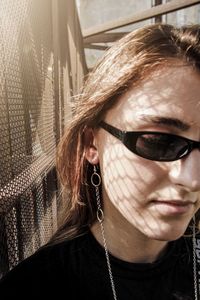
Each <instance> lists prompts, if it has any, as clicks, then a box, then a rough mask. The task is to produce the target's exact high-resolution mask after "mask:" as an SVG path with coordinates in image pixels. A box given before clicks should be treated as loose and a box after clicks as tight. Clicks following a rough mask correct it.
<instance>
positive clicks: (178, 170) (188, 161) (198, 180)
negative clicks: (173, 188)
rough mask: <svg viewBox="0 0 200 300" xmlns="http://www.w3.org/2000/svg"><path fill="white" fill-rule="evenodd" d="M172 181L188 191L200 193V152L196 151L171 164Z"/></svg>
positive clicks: (170, 175)
mask: <svg viewBox="0 0 200 300" xmlns="http://www.w3.org/2000/svg"><path fill="white" fill-rule="evenodd" d="M169 168H170V170H169V178H170V181H171V182H173V183H174V184H176V185H180V186H182V187H184V188H185V189H186V190H188V191H192V192H197V191H200V151H199V149H194V150H193V151H192V152H190V154H189V155H187V156H185V157H184V158H182V159H179V160H177V161H174V162H171V165H170V166H169Z"/></svg>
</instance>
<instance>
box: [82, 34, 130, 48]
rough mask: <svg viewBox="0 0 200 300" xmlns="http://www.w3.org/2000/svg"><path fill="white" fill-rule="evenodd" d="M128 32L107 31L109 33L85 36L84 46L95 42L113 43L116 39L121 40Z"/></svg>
mask: <svg viewBox="0 0 200 300" xmlns="http://www.w3.org/2000/svg"><path fill="white" fill-rule="evenodd" d="M127 33H128V31H127V32H107V33H100V34H97V35H93V36H90V37H86V38H84V46H85V45H86V44H95V43H112V42H115V41H116V40H119V39H120V38H121V37H123V36H124V35H125V34H127Z"/></svg>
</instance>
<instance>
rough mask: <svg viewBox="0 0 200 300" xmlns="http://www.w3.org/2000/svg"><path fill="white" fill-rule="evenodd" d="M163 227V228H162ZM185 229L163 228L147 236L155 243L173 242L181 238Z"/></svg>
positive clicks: (181, 227) (185, 227) (178, 227)
mask: <svg viewBox="0 0 200 300" xmlns="http://www.w3.org/2000/svg"><path fill="white" fill-rule="evenodd" d="M163 227H164V226H163ZM186 229H187V226H184V227H183V226H176V227H173V228H172V227H168V226H167V227H165V228H158V229H157V230H155V231H154V233H152V232H151V233H150V234H148V237H149V238H151V239H154V240H157V241H166V242H170V241H175V240H178V239H179V238H180V237H182V236H183V235H184V233H185V231H186Z"/></svg>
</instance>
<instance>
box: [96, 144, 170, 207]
mask: <svg viewBox="0 0 200 300" xmlns="http://www.w3.org/2000/svg"><path fill="white" fill-rule="evenodd" d="M101 172H102V175H103V181H104V187H105V190H106V192H107V194H108V196H109V198H110V200H111V201H112V202H115V204H118V205H119V204H120V203H121V201H126V200H128V201H130V200H131V199H136V200H137V201H138V200H144V199H146V197H147V196H148V195H149V194H150V193H152V191H153V190H155V189H156V186H157V185H158V184H160V181H161V179H162V177H163V176H164V173H165V172H164V170H163V169H161V167H159V165H158V164H157V163H156V162H153V161H150V160H145V159H143V158H141V157H139V156H136V155H134V154H133V153H131V152H130V151H129V150H127V149H126V148H125V147H124V146H123V145H116V146H115V147H113V146H112V147H110V149H109V148H107V149H106V150H105V151H104V152H103V156H102V159H101Z"/></svg>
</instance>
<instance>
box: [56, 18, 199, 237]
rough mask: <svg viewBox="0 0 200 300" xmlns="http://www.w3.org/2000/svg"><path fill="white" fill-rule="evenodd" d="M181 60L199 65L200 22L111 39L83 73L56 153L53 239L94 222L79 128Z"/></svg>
mask: <svg viewBox="0 0 200 300" xmlns="http://www.w3.org/2000/svg"><path fill="white" fill-rule="evenodd" d="M172 60H176V61H181V62H183V63H186V64H188V65H192V66H193V67H194V68H196V69H197V70H199V69H200V26H199V25H192V26H185V27H181V28H176V27H173V26H171V25H167V24H155V25H150V26H146V27H144V28H141V29H138V30H135V31H133V32H131V33H129V34H127V35H126V36H124V37H123V38H122V39H120V40H119V41H117V42H116V43H115V44H114V45H113V46H112V47H111V48H110V49H109V50H108V51H107V52H106V54H105V55H104V57H103V58H102V60H101V61H100V62H99V63H98V65H97V66H96V67H95V68H94V69H93V71H92V72H91V73H90V74H89V75H88V78H87V80H86V82H85V85H84V87H83V90H82V93H81V94H80V95H79V96H78V98H77V100H76V108H75V111H74V116H73V118H72V120H70V123H69V125H68V126H67V128H66V131H65V134H64V135H63V137H62V139H61V141H60V144H59V146H58V152H57V170H58V173H59V177H60V181H61V184H62V186H63V190H64V194H63V195H64V196H63V217H62V221H61V223H60V229H59V230H58V232H57V234H56V235H55V237H54V240H62V239H63V238H68V239H70V238H72V237H74V236H77V235H79V234H81V233H82V232H84V230H86V228H88V226H90V225H91V224H92V223H93V222H94V221H95V220H96V203H95V199H94V197H93V194H94V193H93V191H92V189H91V183H90V181H89V177H90V174H91V172H92V169H91V167H92V166H91V165H90V164H89V163H88V161H87V160H86V158H85V147H86V145H85V144H84V138H83V136H84V130H85V128H86V127H90V128H95V127H96V126H98V123H99V121H100V119H101V118H102V117H103V115H104V114H105V112H106V111H107V110H108V109H109V108H111V107H112V105H113V104H114V103H116V101H117V99H118V97H119V95H121V94H123V93H124V92H125V91H126V90H127V89H128V88H129V87H130V85H131V86H133V85H137V84H138V83H139V82H141V80H142V79H143V78H146V77H147V76H148V74H149V73H150V72H151V71H153V70H154V69H155V68H156V67H159V66H162V65H165V64H167V63H169V64H170V63H172V62H171V61H172Z"/></svg>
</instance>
